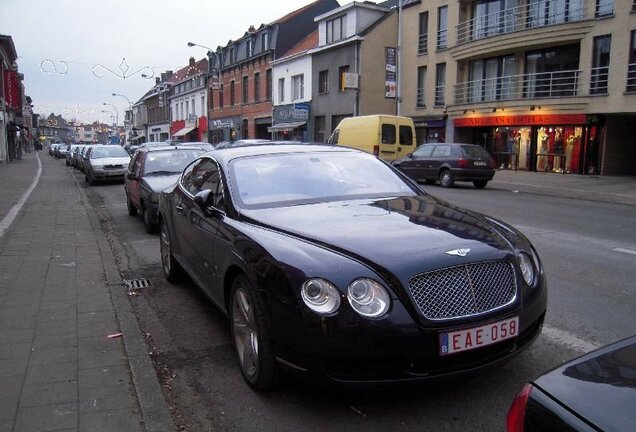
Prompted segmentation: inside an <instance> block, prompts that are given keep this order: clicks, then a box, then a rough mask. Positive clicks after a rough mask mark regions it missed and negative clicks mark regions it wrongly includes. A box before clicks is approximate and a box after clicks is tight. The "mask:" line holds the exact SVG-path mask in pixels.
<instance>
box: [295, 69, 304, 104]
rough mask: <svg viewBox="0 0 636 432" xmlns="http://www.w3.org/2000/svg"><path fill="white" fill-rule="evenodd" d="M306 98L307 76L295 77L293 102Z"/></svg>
mask: <svg viewBox="0 0 636 432" xmlns="http://www.w3.org/2000/svg"><path fill="white" fill-rule="evenodd" d="M304 97H305V75H304V74H300V75H294V76H293V77H292V101H297V100H300V99H303V98H304Z"/></svg>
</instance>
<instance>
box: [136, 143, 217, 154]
mask: <svg viewBox="0 0 636 432" xmlns="http://www.w3.org/2000/svg"><path fill="white" fill-rule="evenodd" d="M196 149H199V150H203V151H204V152H205V149H202V148H201V147H199V146H193V145H189V146H186V145H181V144H172V145H170V144H165V143H164V145H161V146H150V147H140V148H139V149H138V150H137V151H139V152H153V153H154V152H157V151H166V150H196Z"/></svg>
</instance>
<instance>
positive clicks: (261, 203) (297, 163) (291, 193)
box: [230, 152, 418, 208]
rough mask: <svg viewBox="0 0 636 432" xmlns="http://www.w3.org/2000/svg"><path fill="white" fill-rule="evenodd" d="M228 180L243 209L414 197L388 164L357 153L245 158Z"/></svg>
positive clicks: (232, 167)
mask: <svg viewBox="0 0 636 432" xmlns="http://www.w3.org/2000/svg"><path fill="white" fill-rule="evenodd" d="M230 176H231V178H232V187H233V194H234V195H235V196H236V197H237V198H238V201H239V204H240V205H241V206H242V207H245V208H267V207H279V206H286V205H297V204H309V203H316V202H324V201H335V200H343V199H359V198H378V197H386V196H414V195H417V194H418V192H417V191H416V190H415V189H414V188H412V187H411V186H410V185H408V184H407V183H405V182H404V181H402V180H401V179H400V178H399V177H398V176H397V175H396V174H395V173H394V172H393V171H392V170H391V169H390V168H389V167H388V166H387V165H385V164H384V163H382V162H381V161H379V160H378V159H376V158H375V157H373V156H370V155H367V154H361V153H343V152H333V153H331V152H316V153H290V154H283V155H280V154H277V155H262V156H252V157H244V158H239V159H235V160H234V161H232V163H231V164H230Z"/></svg>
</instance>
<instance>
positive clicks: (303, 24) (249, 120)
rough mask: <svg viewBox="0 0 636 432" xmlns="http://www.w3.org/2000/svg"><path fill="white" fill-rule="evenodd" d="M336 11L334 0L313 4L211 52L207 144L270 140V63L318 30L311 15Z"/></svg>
mask: <svg viewBox="0 0 636 432" xmlns="http://www.w3.org/2000/svg"><path fill="white" fill-rule="evenodd" d="M336 7H338V2H337V1H336V0H317V1H314V2H313V3H310V4H308V5H306V6H304V7H303V8H300V9H298V10H295V11H293V12H291V13H289V14H287V15H285V16H284V17H282V18H280V19H279V20H276V21H274V22H273V23H271V24H263V25H261V26H260V27H259V28H258V29H256V28H254V27H253V26H251V27H250V28H249V29H248V31H247V32H246V33H245V34H244V35H243V36H242V37H241V38H239V39H238V40H235V41H230V42H229V43H228V44H227V45H226V46H224V47H219V48H218V49H217V50H216V51H214V52H211V53H210V76H211V77H212V79H210V80H209V82H210V85H209V94H210V96H209V102H210V104H209V107H208V108H209V112H210V137H209V138H210V142H212V143H217V142H220V141H233V140H235V139H240V138H271V136H272V135H271V134H272V131H270V128H271V127H272V123H273V120H272V113H273V105H272V96H273V95H272V91H273V71H272V66H271V62H272V61H273V60H276V59H277V58H278V57H282V56H284V54H285V53H286V52H288V51H289V50H290V49H291V48H292V47H293V46H294V45H296V44H297V43H298V42H299V41H301V40H303V39H304V38H305V37H307V36H308V35H309V34H311V33H312V32H313V31H314V30H316V24H315V23H314V17H316V16H318V15H320V14H323V13H325V12H327V11H329V10H332V9H334V8H336ZM217 77H218V78H217Z"/></svg>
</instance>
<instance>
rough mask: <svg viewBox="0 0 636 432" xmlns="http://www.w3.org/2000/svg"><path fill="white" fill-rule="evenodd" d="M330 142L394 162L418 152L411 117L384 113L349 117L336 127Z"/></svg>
mask: <svg viewBox="0 0 636 432" xmlns="http://www.w3.org/2000/svg"><path fill="white" fill-rule="evenodd" d="M398 138H399V142H398ZM327 142H328V143H329V144H338V145H343V146H347V147H352V148H356V149H358V150H362V151H365V152H367V153H371V154H374V155H376V156H378V157H379V158H380V159H384V160H386V161H392V160H395V159H400V158H402V157H406V155H408V154H409V153H413V151H414V150H415V148H416V145H415V126H414V125H413V119H412V118H410V117H399V116H394V115H383V114H377V115H368V116H360V117H347V118H344V119H342V121H341V122H340V124H339V125H338V126H336V129H335V130H334V131H333V133H332V134H331V137H329V140H328V141H327Z"/></svg>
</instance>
